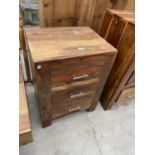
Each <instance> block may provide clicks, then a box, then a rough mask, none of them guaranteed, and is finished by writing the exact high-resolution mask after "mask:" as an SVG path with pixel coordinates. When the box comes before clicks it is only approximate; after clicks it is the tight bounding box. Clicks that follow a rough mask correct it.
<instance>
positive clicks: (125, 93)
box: [117, 87, 135, 104]
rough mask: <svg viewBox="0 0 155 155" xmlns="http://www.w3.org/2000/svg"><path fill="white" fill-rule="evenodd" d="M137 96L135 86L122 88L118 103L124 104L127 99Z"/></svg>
mask: <svg viewBox="0 0 155 155" xmlns="http://www.w3.org/2000/svg"><path fill="white" fill-rule="evenodd" d="M134 97H135V87H132V88H128V89H124V90H122V92H121V93H120V96H119V97H118V99H117V103H118V104H122V103H123V104H124V103H125V102H126V101H128V100H131V99H133V98H134Z"/></svg>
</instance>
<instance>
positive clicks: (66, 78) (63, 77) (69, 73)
mask: <svg viewBox="0 0 155 155" xmlns="http://www.w3.org/2000/svg"><path fill="white" fill-rule="evenodd" d="M101 70H102V66H89V67H88V66H87V67H82V68H81V67H78V68H71V69H67V70H64V71H58V72H53V73H51V82H52V87H56V86H60V85H64V84H70V83H72V82H76V81H81V80H88V79H92V78H95V77H99V76H100V74H101Z"/></svg>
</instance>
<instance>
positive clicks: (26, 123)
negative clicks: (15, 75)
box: [19, 64, 31, 134]
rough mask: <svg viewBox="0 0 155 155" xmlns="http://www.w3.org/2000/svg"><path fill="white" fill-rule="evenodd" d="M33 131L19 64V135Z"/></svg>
mask: <svg viewBox="0 0 155 155" xmlns="http://www.w3.org/2000/svg"><path fill="white" fill-rule="evenodd" d="M29 131H31V125H30V119H29V112H28V105H27V99H26V92H25V85H24V80H23V74H22V66H21V64H19V134H24V133H27V132H29Z"/></svg>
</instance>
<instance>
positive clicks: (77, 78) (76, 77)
mask: <svg viewBox="0 0 155 155" xmlns="http://www.w3.org/2000/svg"><path fill="white" fill-rule="evenodd" d="M87 77H88V74H83V75H80V76H76V75H74V76H73V80H80V79H83V78H87Z"/></svg>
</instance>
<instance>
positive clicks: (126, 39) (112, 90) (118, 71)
mask: <svg viewBox="0 0 155 155" xmlns="http://www.w3.org/2000/svg"><path fill="white" fill-rule="evenodd" d="M112 13H113V12H112ZM121 14H122V13H121ZM125 17H126V16H125ZM121 18H122V20H124V19H123V15H122V17H121ZM124 22H125V23H126V22H127V21H126V20H124ZM111 37H112V35H111ZM117 49H118V55H117V58H116V61H115V63H114V65H113V68H112V71H111V73H110V76H109V78H108V80H107V83H106V85H105V88H104V90H103V93H102V96H101V101H102V105H103V107H104V108H105V109H109V108H111V106H112V105H113V104H114V102H116V99H117V98H118V95H119V93H120V91H122V89H123V87H124V88H125V87H126V86H125V85H126V83H127V81H129V79H130V77H131V74H132V73H133V71H134V55H135V28H134V24H133V23H132V22H130V21H128V23H126V26H125V28H124V31H123V32H122V34H121V37H120V39H119V42H118V43H117ZM132 85H133V84H132Z"/></svg>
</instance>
